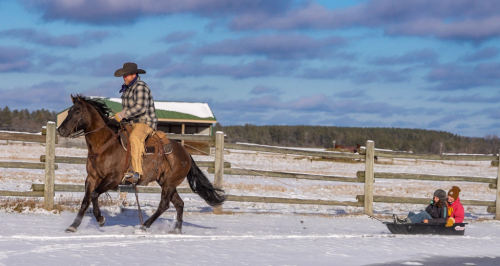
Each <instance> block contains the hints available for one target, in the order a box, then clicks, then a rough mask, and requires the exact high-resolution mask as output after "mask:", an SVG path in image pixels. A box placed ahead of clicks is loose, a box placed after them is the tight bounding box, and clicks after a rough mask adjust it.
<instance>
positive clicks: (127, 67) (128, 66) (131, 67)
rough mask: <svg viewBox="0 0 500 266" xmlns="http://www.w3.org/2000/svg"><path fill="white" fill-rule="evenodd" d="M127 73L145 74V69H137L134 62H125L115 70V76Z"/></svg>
mask: <svg viewBox="0 0 500 266" xmlns="http://www.w3.org/2000/svg"><path fill="white" fill-rule="evenodd" d="M128 74H146V71H145V70H142V69H138V68H137V64H136V63H125V64H123V68H120V69H118V70H116V71H115V77H123V76H125V75H128Z"/></svg>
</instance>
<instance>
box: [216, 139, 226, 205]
mask: <svg viewBox="0 0 500 266" xmlns="http://www.w3.org/2000/svg"><path fill="white" fill-rule="evenodd" d="M214 168H215V169H214V170H215V174H214V187H215V188H219V189H222V180H223V176H224V132H222V131H217V132H216V133H215V167H214ZM214 214H222V205H221V206H217V207H214Z"/></svg>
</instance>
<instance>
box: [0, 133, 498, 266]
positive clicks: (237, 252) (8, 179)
mask: <svg viewBox="0 0 500 266" xmlns="http://www.w3.org/2000/svg"><path fill="white" fill-rule="evenodd" d="M1 144H4V145H1ZM44 153H45V147H44V146H42V145H40V144H25V145H24V146H23V145H21V144H12V143H11V144H9V145H5V142H3V143H2V142H0V160H1V161H30V162H37V161H39V157H40V155H42V154H44ZM56 155H59V156H85V155H86V150H82V149H76V148H57V149H56ZM225 159H226V160H227V161H229V162H231V163H232V165H233V167H244V168H254V169H263V170H276V171H290V172H304V173H316V174H329V175H342V176H352V177H354V176H355V174H356V172H357V171H361V170H364V163H357V162H331V161H316V160H312V161H311V160H310V158H309V157H301V156H290V155H287V156H285V155H276V154H266V153H258V154H256V153H251V152H244V151H230V153H229V154H228V155H226V156H225ZM195 160H198V161H200V160H213V157H209V156H195ZM375 171H379V172H407V173H426V174H445V175H466V176H481V177H491V178H495V177H496V174H497V168H496V167H491V166H490V163H489V162H431V161H422V160H418V161H415V160H392V161H391V160H379V162H378V163H376V165H375ZM209 178H210V179H211V178H213V177H212V176H211V175H209ZM84 179H85V167H84V166H83V165H69V164H59V170H56V183H68V184H69V183H71V184H83V182H84ZM33 182H43V170H31V169H0V189H1V190H18V191H24V190H30V186H31V184H32V183H33ZM151 185H154V184H151ZM452 185H458V186H459V187H460V188H461V189H462V192H461V198H462V199H477V200H495V191H494V190H491V189H489V188H488V186H487V185H485V184H475V183H466V182H456V183H450V182H425V181H403V180H380V179H377V180H376V182H375V185H374V193H375V195H388V196H405V197H418V198H420V197H422V198H425V197H427V198H429V199H430V197H431V195H432V193H433V192H434V190H435V189H437V188H442V189H445V190H448V189H450V188H451V186H452ZM182 186H185V187H187V184H183V185H182ZM224 188H225V190H226V191H227V193H229V194H232V195H255V196H271V197H294V198H308V199H326V200H328V199H333V200H345V201H355V196H356V195H358V194H363V184H357V183H352V184H351V183H333V182H324V181H310V180H293V179H279V178H267V177H252V176H228V175H226V176H225V177H224ZM82 197H83V194H82V193H57V194H56V202H60V203H63V204H66V205H68V206H74V207H78V206H79V202H80V201H81V199H82ZM110 197H111V199H112V200H111V201H110V202H111V203H108V204H106V206H104V207H103V208H102V210H103V215H104V216H105V217H106V225H105V226H104V227H98V225H97V223H96V221H95V218H94V217H93V215H92V214H91V212H88V213H87V214H86V216H85V218H84V221H83V223H82V225H81V226H80V227H79V230H78V232H77V233H76V234H67V233H64V229H66V227H67V226H69V225H70V224H71V222H72V221H73V219H74V217H75V215H76V214H75V213H74V212H71V211H62V212H60V213H59V212H57V213H56V214H54V213H52V212H47V211H44V210H42V209H40V208H34V209H30V208H28V207H26V208H25V209H24V210H22V209H19V208H18V209H15V208H14V207H12V206H7V205H8V204H5V202H8V201H12V200H19V201H22V199H12V198H1V199H0V221H1V222H2V223H1V224H2V225H3V226H2V227H0V265H29V264H36V265H61V264H74V265H97V264H100V265H110V264H113V265H139V264H140V265H143V264H150V265H160V264H161V265H165V264H168V265H208V264H211V265H371V264H378V263H392V265H441V264H432V263H433V262H436V263H437V262H438V261H441V262H443V261H444V262H449V261H451V260H452V258H451V257H459V261H455V263H454V265H464V264H463V263H469V264H465V265H498V264H500V252H499V251H500V241H498V239H499V237H500V222H498V221H495V220H492V218H493V215H492V214H488V213H487V212H486V207H470V206H466V207H465V209H466V222H468V223H469V225H467V228H466V232H465V236H463V237H457V236H403V235H393V234H391V233H390V232H389V231H388V230H387V228H386V227H385V226H384V225H383V224H381V223H380V222H379V221H376V220H372V219H370V218H368V217H367V216H365V215H362V214H361V213H362V209H361V208H353V207H340V206H339V207H336V206H311V205H289V204H264V203H241V202H226V203H225V204H224V211H225V212H226V214H224V215H214V214H212V212H211V210H212V209H211V208H210V207H209V206H208V205H207V204H206V203H204V202H203V201H202V200H200V198H199V197H198V196H196V195H194V194H181V197H182V198H183V200H184V201H185V213H184V225H183V234H182V235H170V234H168V231H169V230H170V229H171V228H172V226H173V219H174V217H175V211H174V210H169V211H167V212H166V213H165V214H164V215H163V216H161V217H160V218H159V219H158V220H157V221H156V222H155V223H154V224H153V226H152V228H150V229H149V230H148V231H146V232H142V231H141V230H139V229H138V224H139V221H138V213H137V208H136V206H135V199H134V196H133V195H130V194H129V195H128V196H127V198H126V199H125V205H123V204H121V202H122V200H121V199H120V196H119V195H118V193H110ZM101 198H106V197H105V196H101ZM140 201H141V208H142V210H143V213H144V215H145V218H146V219H147V217H148V216H149V215H151V214H152V213H153V212H154V211H155V209H156V207H157V205H158V203H159V195H156V194H141V195H140ZM424 207H425V206H423V205H414V204H379V203H375V206H374V209H375V213H376V214H378V216H379V217H381V218H383V219H389V215H390V214H392V213H397V214H400V215H404V214H406V213H407V212H408V211H413V210H420V209H422V208H424ZM68 210H71V208H68ZM443 257H444V258H443ZM471 263H472V264H471ZM493 263H496V264H493ZM442 265H446V264H442Z"/></svg>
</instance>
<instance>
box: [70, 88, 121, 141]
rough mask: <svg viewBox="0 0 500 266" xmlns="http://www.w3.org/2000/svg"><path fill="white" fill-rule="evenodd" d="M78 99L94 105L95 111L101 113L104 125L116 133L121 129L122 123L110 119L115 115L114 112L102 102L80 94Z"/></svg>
mask: <svg viewBox="0 0 500 266" xmlns="http://www.w3.org/2000/svg"><path fill="white" fill-rule="evenodd" d="M77 97H80V98H81V99H82V100H84V101H85V102H86V103H88V104H90V105H92V106H93V107H94V109H95V110H96V111H97V112H98V113H99V115H100V116H101V118H102V120H104V123H106V124H107V125H108V126H109V127H110V128H111V129H112V130H113V131H114V132H115V133H116V132H118V130H119V129H120V123H119V122H118V121H116V120H115V119H109V116H112V115H113V114H114V112H113V110H111V108H109V107H108V106H107V105H106V104H105V103H104V102H103V101H102V100H100V99H98V98H89V97H85V96H83V95H81V94H78V95H77Z"/></svg>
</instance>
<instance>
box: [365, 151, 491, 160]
mask: <svg viewBox="0 0 500 266" xmlns="http://www.w3.org/2000/svg"><path fill="white" fill-rule="evenodd" d="M365 153H366V149H365V148H361V149H360V150H359V154H365ZM375 156H377V157H385V158H394V159H396V158H397V159H423V160H437V161H498V155H492V154H491V155H487V154H442V155H439V154H417V153H411V152H399V151H383V150H375Z"/></svg>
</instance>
